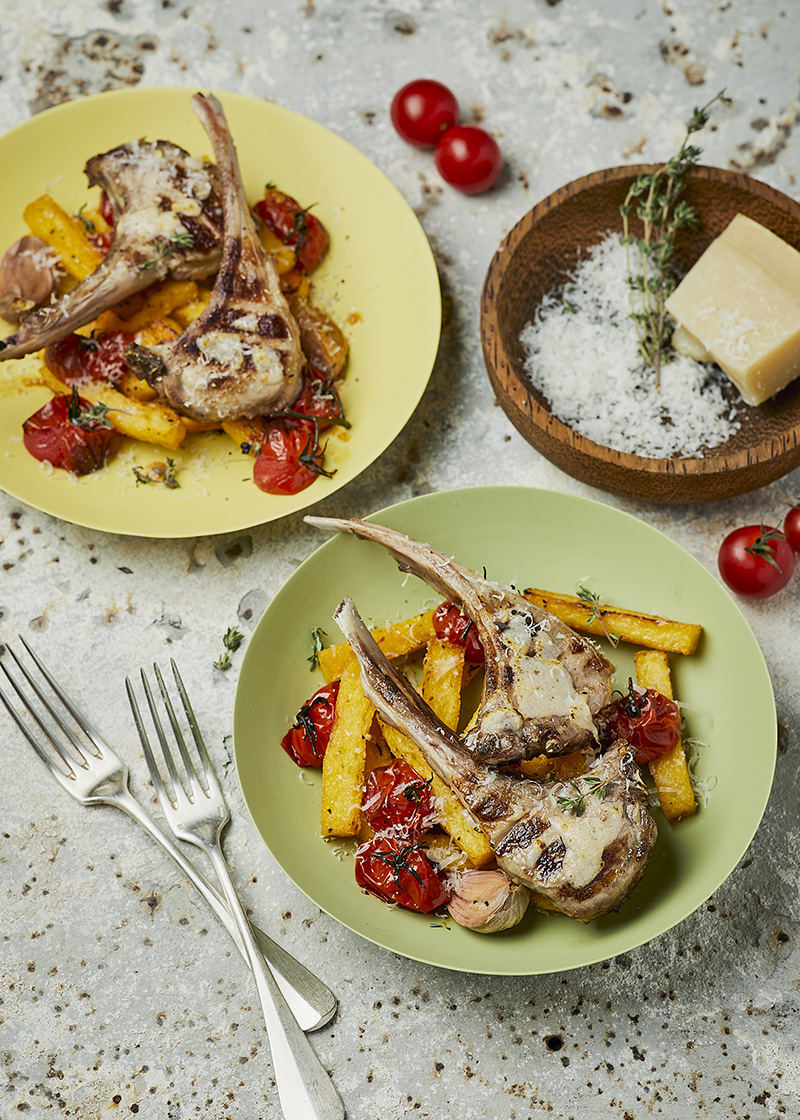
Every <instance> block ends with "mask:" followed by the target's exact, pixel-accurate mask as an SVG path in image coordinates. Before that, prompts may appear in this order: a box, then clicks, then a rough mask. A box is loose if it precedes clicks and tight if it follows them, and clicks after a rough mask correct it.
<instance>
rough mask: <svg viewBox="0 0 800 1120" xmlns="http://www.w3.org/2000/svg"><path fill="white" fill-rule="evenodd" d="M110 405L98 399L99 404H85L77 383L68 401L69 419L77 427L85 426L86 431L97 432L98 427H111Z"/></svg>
mask: <svg viewBox="0 0 800 1120" xmlns="http://www.w3.org/2000/svg"><path fill="white" fill-rule="evenodd" d="M108 411H109V409H108V406H107V405H105V404H103V402H102V401H98V402H97V404H89V405H85V404H84V403H83V402H82V400H81V398H80V395H79V393H78V390H77V388H76V386H75V385H73V386H72V392H71V393H70V395H69V399H68V401H67V419H68V420H69V422H70V424H74V425H75V427H76V428H83V430H84V431H86V432H96V431H97V430H98V428H110V427H111V421H110V420H109V418H108V416H107V413H108Z"/></svg>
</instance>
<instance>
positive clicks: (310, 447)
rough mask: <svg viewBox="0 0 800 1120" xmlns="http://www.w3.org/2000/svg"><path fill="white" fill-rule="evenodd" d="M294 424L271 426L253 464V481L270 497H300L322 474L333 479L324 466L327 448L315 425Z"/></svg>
mask: <svg viewBox="0 0 800 1120" xmlns="http://www.w3.org/2000/svg"><path fill="white" fill-rule="evenodd" d="M291 423H292V426H291V427H290V426H289V423H284V422H281V421H279V422H277V423H275V424H272V425H270V427H269V428H268V429H267V432H266V435H265V437H264V440H263V442H262V444H261V450H260V451H259V453H258V456H257V457H256V461H255V463H254V464H253V480H254V481H255V484H256V486H257V487H258V488H259V490H264V491H266V493H267V494H298V493H299V492H300V491H301V490H305V489H306V487H307V486H310V485H311V483H312V482H314V481H316V479H317V477H318V476H319V475H321V474H322V475H325V477H326V478H330V477H331V472H330V471H326V470H325V468H324V467H323V465H322V455H323V448H321V447H320V445H319V439H318V437H317V432H316V430H315V428H314V425H313V424H310V423H306V422H305V421H302V420H300V421H292V422H291Z"/></svg>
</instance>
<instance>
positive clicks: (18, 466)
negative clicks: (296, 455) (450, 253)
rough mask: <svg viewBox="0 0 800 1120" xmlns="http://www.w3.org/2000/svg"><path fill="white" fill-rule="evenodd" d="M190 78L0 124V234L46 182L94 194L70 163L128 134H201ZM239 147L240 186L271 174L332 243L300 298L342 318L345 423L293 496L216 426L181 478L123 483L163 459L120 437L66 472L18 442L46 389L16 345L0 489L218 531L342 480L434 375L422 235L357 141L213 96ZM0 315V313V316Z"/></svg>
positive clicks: (65, 511)
mask: <svg viewBox="0 0 800 1120" xmlns="http://www.w3.org/2000/svg"><path fill="white" fill-rule="evenodd" d="M193 92H194V89H188V88H187V89H136V90H124V91H119V92H114V93H107V94H101V95H99V96H97V97H90V98H87V99H86V100H83V101H73V102H69V103H67V104H65V105H60V106H58V107H57V108H55V109H50V110H48V111H47V112H45V113H42V114H41V115H39V116H36V117H33V118H32V119H31V120H30V121H26V122H25V123H24V124H22V125H20V126H19V127H18V128H15V129H13V130H12V131H11V132H9V133H7V134H6V135H5V136H2V137H0V165H2V166H3V167H8V168H13V169H14V174H13V175H11V176H7V177H6V181H5V183H4V185H3V209H2V213H0V247H4V246H7V245H9V244H11V243H12V242H13V241H15V240H16V239H17V238H18V237H21V236H22V235H23V234H24V233H26V232H28V231H27V230H26V228H25V226H24V223H23V221H22V211H23V209H24V207H25V206H26V204H27V203H28V202H30V201H31V199H33V198H35V197H37V196H38V195H40V194H42V193H43V192H45V191H47V192H48V193H50V194H52V195H53V196H54V197H55V199H56V200H57V201H58V202H59V203H61V205H62V206H63V207H64V208H65V209H66V210H68V211H69V212H70V213H75V212H76V211H77V210H78V208H79V207H80V206H81V204H82V203H84V202H86V201H87V200H94V199H96V194H97V192H96V191H92V192H89V191H88V189H87V187H86V180H85V176H84V175H83V166H84V163H85V162H86V160H87V159H88V158H89V157H90V156H92V155H94V154H96V153H97V152H103V151H106V150H108V149H109V148H112V147H114V146H116V145H117V144H121V143H126V142H128V141H130V140H135V139H138V138H139V137H145V138H147V139H151V140H155V139H167V140H172V141H174V142H175V143H177V144H180V145H181V146H182V147H184V148H186V149H187V150H188V151H190V152H192V153H193V154H195V155H210V153H211V145H210V143H209V140H208V137H207V136H206V133H205V131H204V130H203V127H202V125H201V124H200V122H199V121H198V119H197V118H196V117H195V115H194V113H193V112H192V108H191V105H190V98H191V95H192V93H193ZM218 96H219V98H220V100H221V101H222V104H223V106H224V108H225V112H226V115H227V117H228V122H229V124H230V127H231V132H232V134H233V138H234V141H235V143H236V147H237V150H238V153H239V160H240V163H241V167H242V176H243V179H244V184H245V189H246V191H247V194H248V198H250V200H251V201H253V202H255V200H256V199H257V198H259V197H260V196H261V194H262V193H263V189H264V185H265V184H266V183H267V182H274V183H275V184H276V185H277V186H279V187H280V188H281V189H282V190H284V191H286V192H287V193H288V194H291V195H294V196H295V197H296V198H298V199H299V200H300V202H301V203H302V204H303V205H310V204H312V203H313V204H314V213H315V214H317V215H318V216H319V217H320V219H321V220H322V221H323V223H324V224H325V226H326V227H327V229H328V232H329V234H330V248H329V251H328V253H327V255H326V257H325V259H324V261H323V263H322V265H321V266H320V267H319V268H318V269H317V270H316V271H315V273H314V274H313V278H312V279H313V287H312V298H313V299H315V300H316V302H318V303H319V304H320V305H321V306H322V307H324V308H326V309H327V310H328V311H329V312H330V313H331V314H332V315H333V317H334V319H336V321H337V322H338V323H339V324H340V326H341V327H342V328H343V330H344V331H345V333H346V334H347V336H348V339H349V341H350V346H351V351H350V358H349V363H348V366H347V370H346V376H345V379H344V381H343V383H342V400H343V403H344V406H345V410H346V414H347V417H348V419H349V420H350V422H351V424H352V428H351V429H350V431H349V432H345V431H344V430H343V429H333V430H332V432H331V433H330V434H329V437H328V438H329V444H328V450H327V454H326V466H329V467H332V468H335V469H336V473H335V475H334V476H333V478H330V479H327V478H319V479H317V481H316V482H314V484H313V485H312V486H311V487H309V489H307V490H304V491H302V492H301V493H300V494H297V495H295V496H293V497H280V496H277V495H272V494H263V493H261V491H260V490H258V489H257V488H256V486H255V485H254V483H253V481H252V465H253V460H252V459H251V458H245V457H244V456H243V455H242V454H241V452H240V450H239V449H238V448H237V447H236V446H235V445H234V444H233V443H232V442H231V440H229V439H228V438H227V437H226V436H223V435H220V434H213V435H209V434H204V435H196V436H192V437H189V438H188V439H187V441H186V443H185V445H184V447H183V448H181V449H179V450H178V451H177V452H175V453H174V455H173V456H172V457H173V458H174V459H175V462H176V466H177V469H178V479H179V481H180V484H181V488H180V489H179V490H166V489H164V488H163V487H161V486H158V485H148V486H141V485H140V486H138V487H137V486H136V484H135V480H134V476H133V473H132V470H131V468H132V466H133V464H134V463H138V464H140V465H146V464H147V463H150V462H153V461H154V460H157V459H163V458H164V457H165V453H164V452H163V451H162V450H161V449H159V448H156V447H153V446H148V445H146V444H141V443H136V442H134V441H133V440H127V441H126V442H125V445H124V447H123V450H122V451H121V452H120V453H119V454H118V456H117V457H116V459H115V460H114V461H113V462H112V463H110V464H109V466H108V467H106V468H105V469H104V470H101V471H98V472H96V473H95V474H92V475H86V476H84V477H83V478H80V479H75V478H74V477H72V476H70V475H69V474H67V473H66V472H65V471H52V470H48V469H46V468H45V467H43V466H42V465H40V464H39V463H38V462H36V460H34V459H33V458H32V457H31V456H30V455H28V453H27V452H26V451H25V448H24V446H23V444H22V438H21V437H22V428H21V425H22V422H23V420H25V419H26V417H28V416H30V414H31V413H32V412H34V411H35V410H36V409H37V408H39V407H40V406H41V405H42V404H44V402H45V401H46V400H47V399H49V396H50V394H49V393H48V392H47V391H46V390H43V389H37V388H24V387H23V388H21V387H20V382H21V379H22V376H23V375H24V373H25V372H26V371H27V372H30V371H31V370H35V368H36V366H37V359H36V358H35V357H28V358H25V359H21V360H19V361H16V362H13V361H11V362H6V363H1V364H0V398H1V399H0V452H2V453H1V454H0V489H3V490H5V491H6V492H7V493H9V494H12V495H13V496H14V497H17V498H19V499H21V500H22V501H24V502H26V503H27V504H28V505H31V506H33V507H35V508H36V509H39V510H42V511H44V512H45V513H51V514H54V515H55V516H56V517H60V518H62V519H63V520H65V521H71V522H73V523H75V524H77V525H85V526H88V527H90V528H95V529H103V530H106V531H107V532H112V533H127V534H131V535H134V536H148V537H193V536H200V535H206V534H211V533H223V532H230V531H232V530H235V529H242V528H245V527H247V526H250V525H259V524H262V523H263V522H267V521H273V520H275V519H276V518H279V517H283V516H285V515H286V514H289V513H294V512H296V511H297V510H300V509H305V508H306V507H308V506H310V505H312V504H313V503H315V502H318V501H321V500H322V499H323V498H326V497H327V496H328V495H329V494H332V493H333V492H334V491H335V490H338V489H340V488H341V487H342V486H344V485H345V484H346V483H348V482H350V481H351V479H353V478H355V477H356V476H357V475H358V474H360V473H361V471H363V470H364V469H365V468H366V467H368V466H369V465H370V463H372V462H373V461H374V460H375V459H376V458H377V457H378V456H379V455H380V454H381V453H382V452H383V451H384V450H385V449H386V448H387V447H388V446H389V444H390V443H391V442H392V440H393V439H394V438H395V436H396V435H397V434H398V433H399V432H400V430H401V429H402V428H403V426H404V425H405V423H406V421H407V420H408V419H409V417H410V416H411V414H412V412H413V411H414V409H415V408H416V406H417V404H418V402H419V399H420V397H421V396H422V393H423V391H424V389H425V386H426V385H427V382H428V378H429V377H430V374H431V369H432V367H433V362H434V359H435V357H436V350H437V347H438V343H439V332H440V327H441V295H440V291H439V281H438V276H437V273H436V265H435V263H434V260H433V255H432V253H431V249H430V246H429V244H428V241H427V239H426V237H425V234H424V233H423V231H422V228H421V226H420V225H419V222H418V221H417V219H416V217H415V216H414V213H413V211H412V210H411V208H410V207H409V205H408V203H407V202H406V201H405V199H404V198H403V197H402V195H401V194H400V193H399V191H398V190H397V189H396V188H395V187H394V186H393V185H392V184H391V183H390V182H389V180H388V179H387V178H386V177H385V176H384V175H383V174H382V173H381V172H380V171H379V170H378V169H377V168H376V167H375V166H374V164H372V163H370V161H369V160H368V159H367V158H366V156H364V155H362V154H361V152H359V151H358V150H357V149H356V148H353V147H352V146H351V145H350V144H348V143H347V142H346V141H344V140H342V139H341V137H339V136H337V135H336V134H335V133H333V132H330V131H329V130H328V129H326V128H323V127H322V126H321V125H319V124H317V123H316V122H314V121H310V120H308V119H307V118H305V117H302V116H299V115H298V114H297V113H293V112H291V111H290V110H288V109H284V108H281V107H280V106H279V105H275V104H272V103H270V102H266V101H259V100H257V99H255V98H251V97H243V96H241V95H239V94H235V93H219V94H218ZM0 322H1V321H0Z"/></svg>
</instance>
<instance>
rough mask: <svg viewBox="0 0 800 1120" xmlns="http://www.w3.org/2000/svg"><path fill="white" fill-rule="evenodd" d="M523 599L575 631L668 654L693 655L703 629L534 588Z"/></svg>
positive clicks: (693, 624)
mask: <svg viewBox="0 0 800 1120" xmlns="http://www.w3.org/2000/svg"><path fill="white" fill-rule="evenodd" d="M523 595H524V596H525V598H526V599H528V600H529V601H530V602H531V603H535V604H536V606H537V607H541V608H542V609H543V610H546V611H549V612H550V613H551V614H554V615H555V616H556V617H557V618H560V619H561V621H562V622H566V624H567V625H568V626H571V627H572V628H573V629H574V630H581V631H583V632H584V633H587V634H597V635H599V636H600V637H603V636H605V637H607V636H608V635H609V634H612V635H613V636H614V637H615V638H618V639H620V640H621V641H623V642H631V643H632V644H633V645H637V646H647V647H648V648H649V649H659V650H664V651H665V652H667V653H684V654H689V653H694V652H695V650H696V649H697V643H698V642H699V641H700V635H701V634H702V632H703V628H702V626H699V625H697V624H696V623H691V622H673V621H672V620H670V619H668V618H660V617H659V616H658V615H654V614H642V613H641V612H640V611H628V610H621V609H620V608H619V607H612V606H608V605H607V604H605V603H595V602H587V601H586V600H585V599H581V598H579V597H578V596H577V595H561V594H558V593H556V592H554V591H542V590H540V589H539V588H533V587H529V588H527V589H526V590H525V591H524V592H523Z"/></svg>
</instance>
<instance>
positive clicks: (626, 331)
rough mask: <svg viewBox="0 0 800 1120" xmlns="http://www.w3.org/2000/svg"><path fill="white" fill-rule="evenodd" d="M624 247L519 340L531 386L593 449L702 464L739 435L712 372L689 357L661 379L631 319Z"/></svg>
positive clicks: (604, 250) (597, 251) (734, 411)
mask: <svg viewBox="0 0 800 1120" xmlns="http://www.w3.org/2000/svg"><path fill="white" fill-rule="evenodd" d="M626 276H627V270H626V263H625V247H624V246H623V245H621V244H620V240H619V236H618V235H617V234H616V233H609V234H608V235H607V236H606V238H605V240H604V241H601V242H600V243H599V244H598V245H596V246H594V247H593V248H592V249H591V250H590V252H589V254H588V256H587V257H586V258H585V259H584V260H582V261H581V262H580V264H579V265H578V266H577V268H576V269H575V271H574V272H573V274H572V278H571V279H570V280H569V282H568V283H567V284H566V285H565V286H564V287H563V288H562V289H559V290H558V291H557V292H551V293H548V295H547V296H545V298H544V299H543V300H542V301H541V303H540V305H539V307H538V308H537V310H536V315H535V316H534V318H533V321H532V322H530V323H528V324H527V326H526V327H525V328H524V329H523V331H522V333H521V334H520V341H521V342H522V345H523V347H524V349H525V353H526V362H525V368H526V370H527V373H528V376H529V377H530V379H531V383H532V384H533V386H534V388H535V389H537V390H538V391H539V392H540V393H541V394H542V395H543V396H544V397H545V398H546V399H547V401H548V402H549V405H550V410H551V412H552V413H553V415H554V416H556V417H557V418H558V419H559V420H561V421H563V422H564V423H565V424H568V425H569V426H570V427H571V428H573V429H574V430H575V431H576V432H578V433H580V435H582V436H585V437H586V438H587V439H591V440H593V441H594V442H595V443H599V444H602V445H603V446H605V447H610V448H611V449H612V450H615V451H623V452H627V453H628V454H632V455H643V456H647V457H650V458H654V459H668V458H671V457H672V456H681V457H684V458H702V457H703V452H704V450H706V449H709V448H712V447H717V446H719V444H721V443H725V442H726V441H727V440H729V439H730V438H731V436H733V435H734V434H735V433H736V432H737V431H738V430H739V428H740V427H741V423H740V421H739V419H738V411H739V405H738V404H737V403H735V402H733V401H732V400H730V399H729V398H728V397H727V396H726V393H725V391H724V389H723V383H724V381H725V378H724V375H723V374H721V372H720V371H719V370H718V369H717V368H716V366H714V365H712V364H708V363H701V362H696V361H694V360H693V359H691V358H687V357H685V356H684V355H680V354H676V355H675V357H674V359H673V360H672V361H670V362H669V363H667V364H666V365H663V366H662V368H661V390H660V392H658V391H657V390H656V388H655V373H654V371H653V370H652V369H651V368H649V367H646V366H645V365H644V364H643V362H642V360H641V356H640V354H639V349H638V342H637V338H636V330H635V327H634V325H633V322H632V320H631V318H630V311H631V304H630V290H629V288H628V285H627V283H626Z"/></svg>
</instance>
